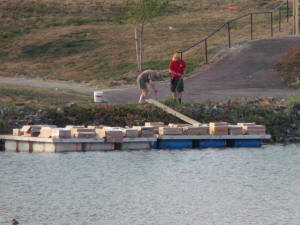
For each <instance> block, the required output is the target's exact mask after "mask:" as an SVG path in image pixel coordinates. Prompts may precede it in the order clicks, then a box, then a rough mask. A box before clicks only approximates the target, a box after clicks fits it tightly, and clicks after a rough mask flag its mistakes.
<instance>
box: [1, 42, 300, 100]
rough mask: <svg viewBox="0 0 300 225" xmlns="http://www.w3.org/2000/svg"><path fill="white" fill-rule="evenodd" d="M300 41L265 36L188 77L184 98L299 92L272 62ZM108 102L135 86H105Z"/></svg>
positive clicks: (162, 92) (127, 96)
mask: <svg viewBox="0 0 300 225" xmlns="http://www.w3.org/2000/svg"><path fill="white" fill-rule="evenodd" d="M296 45H300V38H282V39H271V40H270V39H266V40H258V41H253V42H250V43H249V46H248V47H247V48H244V49H242V50H241V51H238V52H235V53H232V54H230V55H228V56H226V57H224V58H223V59H222V60H220V61H219V62H218V63H216V64H214V65H211V66H210V67H209V68H208V69H207V70H204V71H202V72H199V74H197V75H196V76H194V77H191V78H188V79H186V80H185V90H186V91H185V93H184V95H183V100H184V101H191V102H199V101H202V100H208V99H210V100H223V99H232V98H239V97H255V96H256V97H288V96H300V91H299V90H295V89H292V88H288V87H286V86H285V85H284V84H283V83H281V82H280V79H279V76H278V75H277V74H276V72H275V71H274V70H273V65H274V64H276V63H277V62H278V60H279V59H280V58H281V57H282V56H283V55H284V53H285V52H286V51H287V50H288V49H289V48H291V47H293V46H296ZM0 84H11V85H23V86H32V87H45V88H58V89H65V90H73V91H76V92H80V93H84V94H88V95H92V93H93V91H94V88H91V87H89V86H85V85H79V84H76V83H69V82H54V81H43V80H29V79H20V78H18V79H14V78H4V77H1V78H0ZM157 86H158V91H159V94H158V97H159V99H163V98H165V97H166V96H169V95H170V92H169V84H168V83H162V84H158V85H157ZM104 95H105V97H106V99H107V100H108V101H109V102H114V103H127V102H137V100H138V97H139V90H138V89H137V88H136V87H131V88H123V89H114V90H112V89H110V90H105V94H104Z"/></svg>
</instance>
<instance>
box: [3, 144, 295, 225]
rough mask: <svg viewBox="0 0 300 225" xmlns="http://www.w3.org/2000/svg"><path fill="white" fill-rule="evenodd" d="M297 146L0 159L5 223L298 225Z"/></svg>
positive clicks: (50, 224) (13, 155) (72, 224)
mask: <svg viewBox="0 0 300 225" xmlns="http://www.w3.org/2000/svg"><path fill="white" fill-rule="evenodd" d="M299 147H300V146H299V145H289V146H281V145H275V146H264V147H263V148H259V149H243V148H240V149H226V150H222V151H220V150H204V151H203V150H201V151H200V150H188V151H133V152H120V151H119V152H94V153H91V152H89V153H68V154H17V153H4V152H2V153H0V160H1V161H0V176H1V180H0V194H1V198H0V224H9V222H10V220H11V219H12V218H17V220H18V221H19V222H20V224H30V225H34V224H36V225H41V224H46V225H52V224H53V225H68V224H70V225H74V224H78V225H82V224H87V225H93V224H95V225H99V224H103V225H107V224H108V225H120V224H121V225H123V224H125V225H127V224H128V225H135V224H141V225H148V224H155V225H160V224H161V225H167V224H170V225H174V224H175V225H176V224H178V225H183V224H191V225H199V224H205V225H210V224H230V225H235V224H236V225H241V224H263V225H266V224H289V225H290V224H299V221H300V210H299V207H298V206H299V205H300V199H299V197H298V196H300V179H299V178H300V175H299V174H300V173H299V172H300V148H299Z"/></svg>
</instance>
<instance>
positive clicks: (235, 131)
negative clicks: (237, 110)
mask: <svg viewBox="0 0 300 225" xmlns="http://www.w3.org/2000/svg"><path fill="white" fill-rule="evenodd" d="M228 133H229V135H243V134H244V132H243V127H241V126H238V125H229V127H228Z"/></svg>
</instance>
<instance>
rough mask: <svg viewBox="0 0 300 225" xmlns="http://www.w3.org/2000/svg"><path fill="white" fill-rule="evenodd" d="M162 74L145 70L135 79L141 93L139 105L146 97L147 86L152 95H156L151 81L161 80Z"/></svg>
mask: <svg viewBox="0 0 300 225" xmlns="http://www.w3.org/2000/svg"><path fill="white" fill-rule="evenodd" d="M161 77H162V74H161V73H159V72H157V71H154V70H145V71H144V72H142V73H141V74H140V75H139V76H138V77H137V84H138V86H139V89H140V90H141V91H142V93H141V96H140V100H139V103H143V102H144V101H145V99H146V98H147V97H148V89H147V84H149V85H150V87H151V88H152V89H153V93H154V94H157V90H156V88H155V86H154V83H153V80H155V79H158V78H161Z"/></svg>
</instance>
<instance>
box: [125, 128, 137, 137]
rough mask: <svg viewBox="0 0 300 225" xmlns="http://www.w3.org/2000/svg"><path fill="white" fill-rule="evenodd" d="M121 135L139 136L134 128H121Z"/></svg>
mask: <svg viewBox="0 0 300 225" xmlns="http://www.w3.org/2000/svg"><path fill="white" fill-rule="evenodd" d="M122 132H123V136H124V137H127V138H136V137H138V136H139V131H138V130H137V129H134V128H122Z"/></svg>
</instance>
